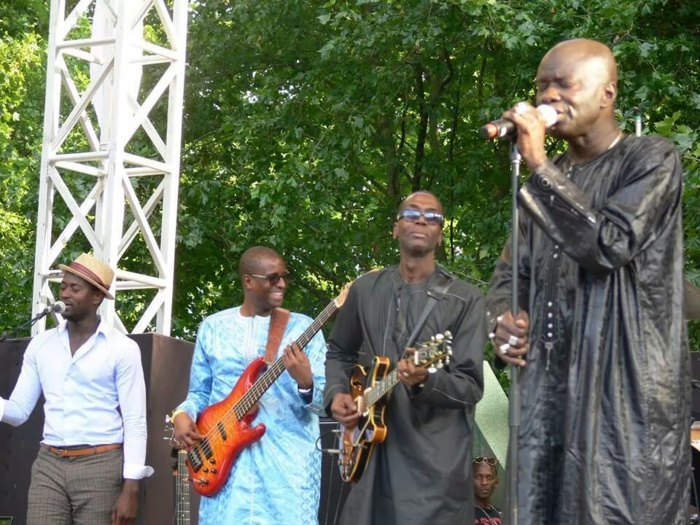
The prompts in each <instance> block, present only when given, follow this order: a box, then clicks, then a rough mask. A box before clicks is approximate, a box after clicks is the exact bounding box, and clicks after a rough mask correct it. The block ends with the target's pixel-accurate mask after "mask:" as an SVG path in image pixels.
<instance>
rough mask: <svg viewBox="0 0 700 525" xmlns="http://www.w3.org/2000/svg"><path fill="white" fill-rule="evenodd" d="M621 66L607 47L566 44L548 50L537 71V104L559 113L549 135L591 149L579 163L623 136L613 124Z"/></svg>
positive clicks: (592, 43)
mask: <svg viewBox="0 0 700 525" xmlns="http://www.w3.org/2000/svg"><path fill="white" fill-rule="evenodd" d="M616 99H617V66H616V64H615V57H614V56H613V54H612V51H611V50H610V48H609V47H608V46H606V45H605V44H602V43H600V42H596V41H595V40H588V39H583V38H580V39H576V40H566V41H565V42H561V43H559V44H557V45H556V46H554V47H553V48H552V49H550V50H549V51H548V52H547V54H546V55H545V56H544V58H543V59H542V61H541V62H540V66H539V68H537V97H536V101H537V104H548V105H550V106H552V107H553V108H554V109H555V110H556V111H557V115H558V116H557V122H556V123H555V124H554V125H553V126H552V127H551V128H550V129H549V131H548V133H549V134H550V135H553V136H555V137H557V138H559V139H564V140H567V141H568V142H569V144H570V145H571V141H572V140H575V141H577V142H578V143H579V144H587V148H588V149H587V150H586V151H583V152H579V153H581V158H583V157H587V156H589V155H593V154H597V153H599V152H600V151H599V150H600V149H601V148H603V147H607V146H608V145H609V144H610V142H611V141H612V140H613V139H614V138H615V137H616V136H617V135H618V134H619V128H618V125H617V123H616V122H615V100H616Z"/></svg>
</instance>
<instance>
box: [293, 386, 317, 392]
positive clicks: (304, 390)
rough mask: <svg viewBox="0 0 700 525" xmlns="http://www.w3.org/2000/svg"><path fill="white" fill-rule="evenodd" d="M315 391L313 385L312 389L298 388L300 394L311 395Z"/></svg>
mask: <svg viewBox="0 0 700 525" xmlns="http://www.w3.org/2000/svg"><path fill="white" fill-rule="evenodd" d="M313 389H314V386H313V385H311V388H299V387H298V386H297V392H299V393H300V394H310V393H311V391H312V390H313Z"/></svg>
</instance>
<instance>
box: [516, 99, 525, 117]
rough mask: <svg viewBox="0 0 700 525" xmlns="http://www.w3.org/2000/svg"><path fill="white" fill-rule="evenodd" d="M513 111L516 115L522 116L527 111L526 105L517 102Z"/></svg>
mask: <svg viewBox="0 0 700 525" xmlns="http://www.w3.org/2000/svg"><path fill="white" fill-rule="evenodd" d="M513 110H514V111H515V113H516V115H522V114H523V113H525V112H526V111H527V104H526V103H525V102H518V103H517V104H516V105H515V108H513Z"/></svg>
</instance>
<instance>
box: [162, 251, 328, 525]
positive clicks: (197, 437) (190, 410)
mask: <svg viewBox="0 0 700 525" xmlns="http://www.w3.org/2000/svg"><path fill="white" fill-rule="evenodd" d="M239 275H240V278H241V283H242V285H243V294H244V299H243V304H242V305H241V306H238V307H234V308H230V309H228V310H224V311H221V312H218V313H216V314H214V315H211V316H210V317H207V318H206V319H205V320H204V322H203V323H202V326H201V327H200V329H199V332H198V334H197V342H196V345H195V351H194V357H193V359H192V370H191V376H190V387H189V393H188V395H187V399H186V400H185V401H184V402H183V403H182V404H181V405H180V406H179V407H178V408H177V409H176V410H175V411H174V412H173V414H172V419H173V421H174V427H175V431H174V439H175V444H176V445H179V446H183V447H184V446H187V447H191V446H193V445H195V444H197V443H199V442H200V441H201V440H202V439H203V438H204V436H203V435H202V434H201V433H200V432H199V430H198V428H197V426H196V424H195V422H194V421H195V419H197V417H198V416H199V415H200V414H201V413H202V411H203V410H204V409H206V408H207V407H210V406H211V405H212V404H214V403H217V402H219V401H222V400H223V399H225V398H226V397H228V396H229V394H231V392H232V390H233V388H234V386H235V385H236V384H237V381H238V379H239V378H240V377H241V375H243V374H244V372H246V370H247V369H248V367H249V365H250V364H251V363H252V362H253V361H254V360H255V359H257V358H259V357H263V356H266V357H271V360H270V362H272V361H276V360H277V359H280V358H281V359H283V362H284V366H285V369H286V370H285V371H284V372H282V375H280V376H279V377H278V378H277V379H276V380H275V381H274V383H272V385H271V386H270V388H269V389H268V390H267V391H265V393H264V394H263V395H262V397H261V398H260V401H259V403H258V406H259V412H258V414H257V415H256V417H255V418H254V420H253V425H258V424H261V423H262V424H265V425H266V431H265V434H264V435H263V436H262V438H261V439H260V440H259V441H256V442H254V443H253V444H252V445H250V446H248V447H246V448H243V449H242V451H241V452H240V454H239V455H238V457H237V458H236V459H235V463H234V466H233V468H232V470H231V472H230V474H229V477H228V479H227V481H226V483H225V484H224V485H223V488H221V490H220V491H219V492H217V493H216V494H214V495H212V496H210V497H202V499H201V503H200V510H199V523H200V525H210V524H215V523H216V524H218V523H222V520H225V522H226V523H253V522H254V523H285V524H290V525H312V524H313V525H316V524H317V523H318V517H317V516H318V504H319V497H320V486H321V483H320V480H321V452H320V450H319V449H317V447H316V442H317V440H318V439H319V420H318V415H319V414H323V407H322V404H321V403H322V395H323V387H324V384H325V379H324V374H323V362H324V356H325V342H324V339H323V335H322V333H321V332H320V331H319V332H318V333H317V334H316V336H315V337H313V338H312V339H311V341H310V342H309V343H308V344H307V345H306V347H305V349H304V350H302V349H299V348H297V347H296V345H291V344H290V343H292V342H294V341H296V340H297V339H298V338H299V337H300V336H301V334H302V333H304V331H305V330H306V329H307V328H308V327H309V326H310V325H311V323H312V321H311V319H310V318H309V317H307V316H305V315H303V314H298V313H293V312H291V313H289V319H288V320H287V322H286V325H284V324H283V323H282V324H281V326H282V327H283V328H280V331H279V332H276V330H275V325H276V323H277V321H274V320H271V319H272V318H273V317H276V316H278V312H279V308H280V307H281V306H282V301H283V299H284V294H285V292H286V291H287V285H288V284H289V281H290V276H289V272H288V271H287V266H286V265H285V263H284V260H283V259H282V257H280V256H279V255H278V254H277V252H275V251H274V250H272V249H270V248H267V247H264V246H255V247H253V248H250V249H249V250H247V251H246V252H245V253H244V254H243V256H242V257H241V260H240V262H239ZM273 312H274V313H273ZM275 334H277V335H275ZM278 336H279V337H280V338H281V342H279V343H278V346H277V345H272V348H271V345H270V342H269V339H276V338H277V337H278ZM270 348H271V350H272V353H273V355H272V356H270V355H268V354H269V353H270ZM256 384H258V383H256ZM234 438H236V437H235V436H232V439H234Z"/></svg>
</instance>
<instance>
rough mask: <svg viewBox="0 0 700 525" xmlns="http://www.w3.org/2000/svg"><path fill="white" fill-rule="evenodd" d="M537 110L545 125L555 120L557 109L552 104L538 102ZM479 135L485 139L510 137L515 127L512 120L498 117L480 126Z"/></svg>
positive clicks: (514, 132) (548, 125)
mask: <svg viewBox="0 0 700 525" xmlns="http://www.w3.org/2000/svg"><path fill="white" fill-rule="evenodd" d="M537 111H538V112H539V114H540V115H542V116H543V117H544V121H545V125H546V126H547V127H550V126H553V125H554V124H555V123H556V121H557V110H556V109H554V108H553V107H552V106H549V105H547V104H540V105H539V106H537ZM480 131H481V135H482V136H483V137H484V138H487V139H496V138H498V139H502V138H504V137H511V136H513V135H515V134H516V133H517V131H518V130H517V128H516V127H515V124H513V121H511V120H508V119H507V118H499V119H497V120H494V121H492V122H489V123H488V124H486V125H485V126H482V128H481V130H480Z"/></svg>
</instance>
